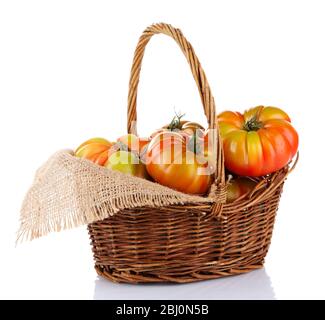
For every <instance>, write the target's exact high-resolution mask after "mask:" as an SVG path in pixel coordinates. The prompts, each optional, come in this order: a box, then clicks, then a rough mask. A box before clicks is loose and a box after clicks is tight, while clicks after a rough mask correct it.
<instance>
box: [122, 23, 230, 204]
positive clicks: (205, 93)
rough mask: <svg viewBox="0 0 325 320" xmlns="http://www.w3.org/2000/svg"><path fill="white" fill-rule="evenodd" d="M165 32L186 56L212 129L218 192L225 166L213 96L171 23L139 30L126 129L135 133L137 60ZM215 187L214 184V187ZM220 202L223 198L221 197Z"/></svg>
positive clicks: (138, 66) (191, 55) (138, 73)
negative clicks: (151, 40) (214, 143)
mask: <svg viewBox="0 0 325 320" xmlns="http://www.w3.org/2000/svg"><path fill="white" fill-rule="evenodd" d="M160 33H162V34H165V35H167V36H170V37H171V38H173V39H174V40H175V41H176V43H177V44H178V45H179V47H180V48H181V50H182V52H183V54H184V55H185V57H186V60H187V62H188V64H189V65H190V67H191V71H192V74H193V77H194V80H195V82H196V84H197V87H198V89H199V93H200V97H201V101H202V104H203V109H204V113H205V116H206V118H207V121H208V124H209V128H210V129H216V130H214V132H215V133H216V139H217V145H216V156H217V159H216V173H215V180H216V181H215V186H214V187H212V188H211V190H212V189H213V192H214V193H218V192H217V189H219V187H222V189H224V185H225V173H224V172H225V170H224V156H223V148H222V143H221V139H220V134H219V128H218V126H217V125H216V111H215V103H214V98H213V96H212V93H211V89H210V86H209V83H208V81H207V78H206V75H205V73H204V71H203V68H202V67H201V64H200V62H199V59H198V58H197V56H196V54H195V52H194V49H193V47H192V45H191V44H190V43H189V42H188V41H187V39H186V38H185V37H184V35H183V34H182V32H181V30H179V29H176V28H174V27H172V26H171V25H170V24H165V23H158V24H153V25H151V26H149V27H148V28H147V29H145V30H144V32H143V33H142V35H141V37H140V39H139V41H138V44H137V47H136V49H135V53H134V57H133V63H132V68H131V75H130V81H129V94H128V114H127V130H128V133H133V134H137V128H136V121H137V92H138V84H139V78H140V71H141V64H142V59H143V56H144V51H145V48H146V45H147V43H148V42H149V40H150V39H151V37H152V36H153V35H155V34H160ZM216 187H217V188H216ZM222 202H223V201H222Z"/></svg>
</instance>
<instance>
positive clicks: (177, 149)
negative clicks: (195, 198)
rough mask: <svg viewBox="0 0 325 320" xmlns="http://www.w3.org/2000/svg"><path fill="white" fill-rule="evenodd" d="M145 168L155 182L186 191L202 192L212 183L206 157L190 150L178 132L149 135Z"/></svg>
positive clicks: (191, 192)
mask: <svg viewBox="0 0 325 320" xmlns="http://www.w3.org/2000/svg"><path fill="white" fill-rule="evenodd" d="M146 168H147V171H148V173H149V175H150V176H151V177H152V178H153V179H154V180H155V181H157V182H158V183H160V184H162V185H164V186H167V187H170V188H172V189H175V190H178V191H181V192H185V193H190V194H204V193H206V192H207V190H208V188H209V186H210V183H211V175H210V174H207V162H206V160H205V159H204V157H203V156H202V155H199V154H195V153H194V152H193V151H191V150H190V148H188V144H187V142H186V139H185V138H184V136H182V135H181V134H180V133H177V132H172V131H165V132H161V133H158V134H157V135H156V136H154V137H153V138H152V140H151V142H150V143H149V145H148V148H147V154H146Z"/></svg>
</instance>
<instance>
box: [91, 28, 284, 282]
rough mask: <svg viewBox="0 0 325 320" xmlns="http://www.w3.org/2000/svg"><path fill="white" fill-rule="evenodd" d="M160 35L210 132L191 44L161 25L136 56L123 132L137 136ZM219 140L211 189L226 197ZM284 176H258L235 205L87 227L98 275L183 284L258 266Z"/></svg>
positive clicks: (121, 216) (132, 212)
mask: <svg viewBox="0 0 325 320" xmlns="http://www.w3.org/2000/svg"><path fill="white" fill-rule="evenodd" d="M158 33H163V34H166V35H168V36H170V37H172V38H173V39H174V40H175V41H176V42H177V43H178V44H179V46H180V48H181V49H182V51H183V53H184V55H185V57H186V59H187V61H188V62H189V65H190V67H191V71H192V73H193V76H194V79H195V81H196V83H197V86H198V89H199V92H200V96H201V100H202V104H203V108H204V112H205V115H206V117H207V119H208V123H209V127H210V128H215V104H214V99H213V96H212V94H211V90H210V87H209V85H208V82H207V80H206V76H205V73H204V71H203V69H202V67H201V65H200V63H199V61H198V59H197V57H196V55H195V53H194V50H193V48H192V46H191V44H190V43H189V42H188V41H187V40H186V39H185V37H184V36H183V34H182V33H181V31H180V30H179V29H175V28H173V27H172V26H170V25H168V24H162V23H160V24H155V25H152V26H150V27H148V28H147V29H146V30H145V31H144V33H143V34H142V36H141V37H140V39H139V43H138V45H137V48H136V50H135V55H134V60H133V65H132V70H131V77H130V85H129V96H128V132H132V133H136V122H135V121H136V119H137V114H136V98H137V87H138V83H139V76H140V70H141V62H142V58H143V55H144V50H145V46H146V44H147V43H148V41H149V40H150V38H151V37H152V36H153V35H154V34H158ZM216 129H218V127H216ZM217 139H218V144H217V145H218V147H217V170H216V175H215V177H216V182H215V184H214V185H213V186H212V188H211V190H212V192H213V193H215V194H216V197H217V195H218V198H219V199H220V194H224V192H225V169H224V162H223V150H222V144H221V140H220V137H219V133H218V135H217ZM288 172H289V169H288V167H286V168H284V169H282V170H279V171H278V172H276V173H274V174H272V175H269V176H266V177H262V178H260V179H259V180H260V181H259V184H258V185H257V187H256V188H255V189H254V190H253V191H252V192H251V194H250V197H249V198H248V199H247V198H246V199H238V200H237V201H235V202H233V203H229V204H224V203H222V202H223V201H221V202H220V201H219V202H218V203H215V204H214V205H212V206H211V205H210V204H206V203H203V202H202V203H197V204H193V205H191V204H190V205H189V204H187V205H170V206H166V207H159V208H154V209H153V208H149V207H141V208H136V209H125V210H123V211H121V212H119V213H118V214H116V215H114V216H113V217H110V218H108V219H105V220H102V221H98V222H95V223H92V224H90V225H88V230H89V234H90V239H91V243H92V248H93V254H94V260H95V269H96V271H97V273H98V274H99V275H101V276H103V277H105V278H107V279H110V280H112V281H116V282H127V283H138V282H177V283H185V282H193V281H199V280H204V279H212V278H219V277H224V276H228V275H236V274H240V273H244V272H248V271H251V270H254V269H256V268H260V267H261V266H262V265H263V262H264V257H265V256H266V254H267V251H268V248H269V246H270V242H271V236H272V231H273V225H274V220H275V215H276V211H277V208H278V205H279V200H280V195H281V192H282V188H283V183H284V181H285V179H286V176H287V174H288ZM221 198H222V197H221ZM223 198H224V197H223Z"/></svg>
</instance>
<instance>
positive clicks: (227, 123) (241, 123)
mask: <svg viewBox="0 0 325 320" xmlns="http://www.w3.org/2000/svg"><path fill="white" fill-rule="evenodd" d="M217 120H218V123H219V127H220V134H221V137H222V139H223V149H224V154H225V166H226V167H227V169H228V170H229V171H231V172H234V173H236V174H238V175H242V176H253V177H257V176H263V175H266V174H269V173H272V172H275V171H277V170H279V169H281V168H283V167H284V166H286V165H287V164H288V163H289V162H290V160H291V159H292V158H293V157H294V155H295V154H296V152H297V149H298V134H297V132H296V130H295V129H294V128H293V126H292V125H291V123H290V122H291V121H290V118H289V116H288V115H287V114H286V113H285V112H284V111H282V110H281V109H279V108H276V107H264V106H258V107H255V108H251V109H249V110H248V111H245V112H244V114H241V113H239V112H232V111H225V112H222V113H221V114H219V115H218V117H217Z"/></svg>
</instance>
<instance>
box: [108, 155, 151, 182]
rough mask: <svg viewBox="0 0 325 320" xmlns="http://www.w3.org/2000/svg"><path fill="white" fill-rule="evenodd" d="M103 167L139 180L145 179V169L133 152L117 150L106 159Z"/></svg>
mask: <svg viewBox="0 0 325 320" xmlns="http://www.w3.org/2000/svg"><path fill="white" fill-rule="evenodd" d="M105 167H106V168H109V169H112V170H117V171H120V172H123V173H126V174H130V175H133V176H137V177H140V178H147V172H146V167H145V165H144V164H143V163H141V161H140V160H139V157H138V156H137V155H136V154H135V153H134V152H130V151H123V150H119V151H116V152H114V153H112V154H111V155H110V156H109V158H108V159H107V162H106V163H105Z"/></svg>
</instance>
